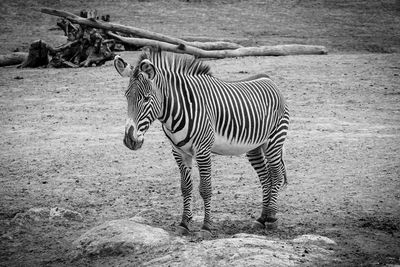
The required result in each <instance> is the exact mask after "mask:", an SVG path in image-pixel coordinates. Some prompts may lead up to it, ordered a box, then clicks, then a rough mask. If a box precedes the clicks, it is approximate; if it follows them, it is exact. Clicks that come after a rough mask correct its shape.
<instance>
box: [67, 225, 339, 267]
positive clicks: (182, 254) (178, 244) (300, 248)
mask: <svg viewBox="0 0 400 267" xmlns="http://www.w3.org/2000/svg"><path fill="white" fill-rule="evenodd" d="M139 221H140V220H139ZM74 244H75V246H76V250H77V252H78V254H79V255H80V256H94V255H97V256H103V257H104V256H107V255H115V254H124V255H126V257H127V258H132V257H135V256H137V255H139V256H140V255H143V253H146V254H147V255H154V258H153V259H152V260H150V261H147V262H140V260H139V261H138V262H135V264H140V265H144V266H294V265H306V266H309V265H315V264H321V263H326V264H328V263H332V261H334V260H335V259H334V257H333V251H334V250H333V249H334V247H335V246H336V243H335V242H334V241H333V240H331V239H329V238H327V237H323V236H317V235H302V236H299V237H297V238H295V239H292V240H277V239H276V240H271V239H270V238H268V237H266V236H258V235H250V234H237V235H234V236H233V237H232V238H224V239H215V240H204V241H201V242H190V241H189V240H186V239H184V238H180V237H176V236H174V235H172V234H169V233H168V232H166V231H165V230H162V229H160V228H155V227H151V226H149V225H146V224H144V221H140V223H139V222H138V220H137V218H134V219H130V220H115V221H110V222H107V223H105V224H102V225H100V226H98V227H95V228H93V229H91V230H89V231H88V232H87V233H85V234H84V235H82V236H81V237H80V238H79V239H78V240H76V241H75V243H74ZM135 258H136V257H135ZM146 258H147V259H148V258H151V256H150V257H146ZM118 259H119V260H121V262H113V265H116V266H124V264H123V263H122V262H123V261H124V258H118ZM131 263H132V261H131ZM121 264H122V265H121Z"/></svg>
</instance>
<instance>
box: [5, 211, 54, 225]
mask: <svg viewBox="0 0 400 267" xmlns="http://www.w3.org/2000/svg"><path fill="white" fill-rule="evenodd" d="M49 214H50V210H49V209H48V208H30V209H29V210H27V211H25V212H21V213H18V214H16V215H15V217H14V218H13V219H12V221H11V222H13V223H16V224H19V225H21V226H22V225H24V226H29V225H31V224H34V223H37V222H40V221H45V220H48V219H49Z"/></svg>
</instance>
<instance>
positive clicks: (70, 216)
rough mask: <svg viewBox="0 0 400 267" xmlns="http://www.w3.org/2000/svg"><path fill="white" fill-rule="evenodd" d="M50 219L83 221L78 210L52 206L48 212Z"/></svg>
mask: <svg viewBox="0 0 400 267" xmlns="http://www.w3.org/2000/svg"><path fill="white" fill-rule="evenodd" d="M49 219H50V220H69V221H79V222H81V221H83V216H82V214H80V213H79V212H76V211H73V210H68V209H64V208H58V207H55V208H52V209H50V214H49Z"/></svg>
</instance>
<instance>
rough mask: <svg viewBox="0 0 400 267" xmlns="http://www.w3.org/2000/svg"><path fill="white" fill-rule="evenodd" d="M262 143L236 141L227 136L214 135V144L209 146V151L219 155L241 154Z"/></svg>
mask: <svg viewBox="0 0 400 267" xmlns="http://www.w3.org/2000/svg"><path fill="white" fill-rule="evenodd" d="M262 144H263V143H257V144H245V143H236V142H234V141H232V140H229V139H228V138H227V137H225V136H222V135H215V141H214V145H213V147H212V148H211V152H213V153H215V154H219V155H241V154H244V153H246V152H248V151H250V150H252V149H254V148H257V147H259V146H260V145H262Z"/></svg>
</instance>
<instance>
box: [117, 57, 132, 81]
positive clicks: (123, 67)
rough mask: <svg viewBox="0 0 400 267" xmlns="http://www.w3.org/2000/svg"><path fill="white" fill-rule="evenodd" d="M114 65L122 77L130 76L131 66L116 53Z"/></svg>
mask: <svg viewBox="0 0 400 267" xmlns="http://www.w3.org/2000/svg"><path fill="white" fill-rule="evenodd" d="M114 67H115V69H116V70H117V72H118V73H119V75H121V76H122V77H131V76H132V73H133V67H132V66H131V65H130V64H129V63H126V62H125V61H124V60H123V59H122V58H121V57H120V56H118V55H116V56H115V58H114Z"/></svg>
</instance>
